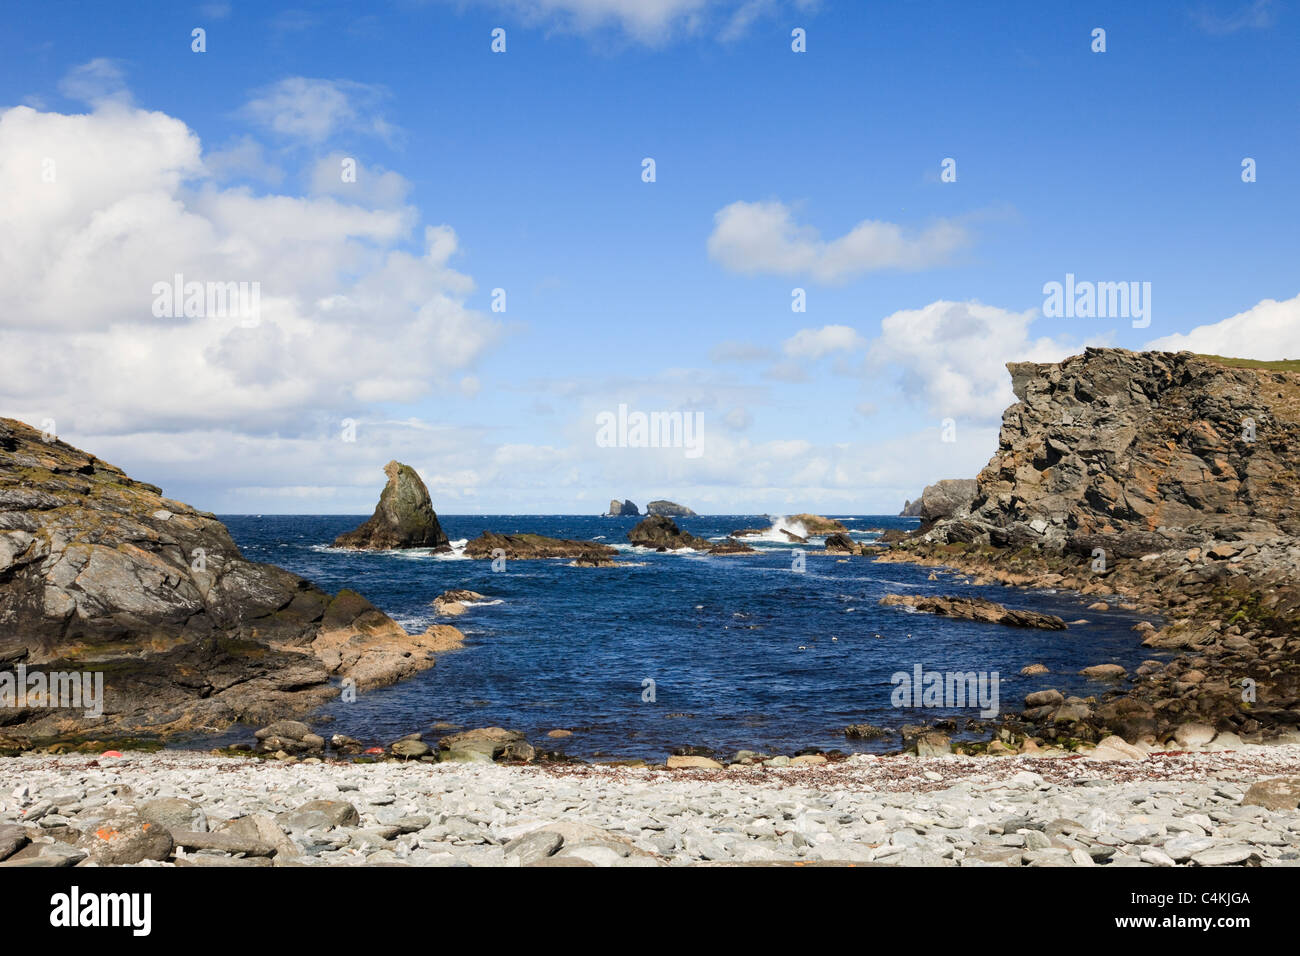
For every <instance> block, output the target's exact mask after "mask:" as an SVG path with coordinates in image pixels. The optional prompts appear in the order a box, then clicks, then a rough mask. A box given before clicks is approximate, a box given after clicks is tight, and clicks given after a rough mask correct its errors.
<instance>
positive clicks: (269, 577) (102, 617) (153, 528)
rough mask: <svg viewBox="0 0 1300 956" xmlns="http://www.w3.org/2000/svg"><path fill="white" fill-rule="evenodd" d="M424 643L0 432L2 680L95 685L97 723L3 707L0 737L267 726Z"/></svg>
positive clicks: (81, 463)
mask: <svg viewBox="0 0 1300 956" xmlns="http://www.w3.org/2000/svg"><path fill="white" fill-rule="evenodd" d="M449 630H453V631H454V630H455V629H454V628H451V629H449ZM424 640H425V639H424V638H423V637H412V636H410V635H407V634H406V632H405V631H403V630H402V628H400V627H399V626H398V625H397V624H396V623H394V622H393V621H392V620H391V619H389V618H388V617H387V616H386V615H385V614H383V613H382V612H381V611H379V610H378V609H376V608H375V607H374V606H373V605H371V604H370V603H369V602H368V601H366V600H365V598H363V597H361V596H360V595H359V594H355V593H353V592H350V591H342V592H340V593H339V594H338V595H336V596H334V597H331V596H330V595H329V594H326V593H325V592H324V591H322V590H320V589H319V588H317V587H316V586H315V585H313V584H311V583H310V582H309V581H305V580H303V579H302V578H300V577H298V576H297V575H294V574H291V573H289V572H288V571H285V570H283V569H281V568H277V567H275V566H273V565H269V564H257V563H254V562H251V561H247V560H245V559H244V557H243V555H242V554H241V553H240V551H239V549H238V547H236V545H235V542H234V540H233V539H232V538H231V537H230V533H229V532H228V531H227V530H226V527H225V526H224V525H223V524H222V523H221V522H220V521H218V520H217V519H216V517H215V516H213V515H211V514H209V513H207V512H204V511H199V510H197V509H195V508H191V507H190V506H189V505H187V504H184V503H182V502H179V501H174V500H172V499H170V498H165V497H163V495H162V493H161V490H160V489H159V488H157V487H156V486H154V485H149V484H145V483H144V482H140V481H136V480H134V479H132V478H130V477H128V476H127V475H126V474H125V473H124V472H123V471H122V470H121V469H119V468H116V467H114V466H113V465H109V464H107V463H105V462H103V461H100V460H99V459H97V458H95V457H94V456H93V455H90V454H87V453H86V452H84V451H80V450H79V449H77V448H74V447H72V446H71V445H68V444H66V443H64V442H62V441H57V440H51V441H45V440H44V439H43V437H42V435H41V433H40V432H38V431H36V430H35V429H33V428H31V427H29V426H27V425H25V424H23V423H22V422H18V421H14V420H10V419H5V420H0V670H4V671H12V670H13V669H14V668H15V667H16V666H18V665H20V664H21V665H23V666H24V667H25V668H26V669H27V670H28V671H29V672H31V671H38V670H39V671H41V672H43V673H50V672H57V673H73V672H75V673H93V672H100V673H103V675H104V678H103V679H104V715H103V716H102V717H100V718H93V717H87V716H85V714H84V713H83V711H82V710H80V709H64V708H58V707H43V706H28V707H18V708H4V709H0V733H3V734H4V735H6V736H10V737H16V738H25V739H31V738H33V737H57V736H61V735H73V734H78V733H85V732H93V733H96V734H104V733H114V734H119V735H120V734H128V733H129V734H135V733H149V734H155V733H156V734H169V733H178V732H184V731H192V730H193V731H197V730H218V729H221V728H223V727H226V726H228V725H229V724H231V723H233V722H235V721H237V720H246V721H249V722H259V723H265V722H266V721H267V720H268V719H273V718H278V717H283V716H285V715H286V714H291V713H301V712H305V711H306V710H308V709H310V708H311V707H312V706H314V705H315V704H318V703H320V702H323V701H324V700H327V699H328V698H330V697H332V696H334V695H335V694H336V693H337V688H332V687H331V686H330V683H329V679H330V677H331V676H348V677H353V678H354V679H355V680H357V682H358V684H359V685H362V686H366V685H368V686H377V685H378V684H382V683H389V682H391V681H393V680H396V679H399V678H400V677H402V676H405V675H406V674H408V673H411V672H413V671H414V670H416V669H419V668H420V667H421V666H428V665H429V663H431V661H427V660H426V659H425V658H424V656H423V655H421V654H419V653H413V652H415V651H419V650H420V649H421V648H422V647H423V642H424ZM363 658H364V659H365V663H364V665H362V664H361V661H362V659H363Z"/></svg>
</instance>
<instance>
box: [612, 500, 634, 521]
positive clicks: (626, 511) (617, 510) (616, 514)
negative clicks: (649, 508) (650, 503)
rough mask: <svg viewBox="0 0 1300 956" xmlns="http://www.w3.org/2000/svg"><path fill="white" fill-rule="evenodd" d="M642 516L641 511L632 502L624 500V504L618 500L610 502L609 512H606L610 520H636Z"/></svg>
mask: <svg viewBox="0 0 1300 956" xmlns="http://www.w3.org/2000/svg"><path fill="white" fill-rule="evenodd" d="M640 514H641V512H640V510H639V509H638V508H637V506H636V505H634V504H633V503H632V502H631V501H627V500H624V501H623V503H622V504H619V502H618V499H617V498H614V499H611V500H610V502H609V510H608V511H607V512H605V516H606V517H609V518H626V517H633V518H635V517H638V516H640Z"/></svg>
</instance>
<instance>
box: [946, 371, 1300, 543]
mask: <svg viewBox="0 0 1300 956" xmlns="http://www.w3.org/2000/svg"><path fill="white" fill-rule="evenodd" d="M1008 369H1009V370H1010V372H1011V380H1012V387H1013V389H1014V390H1015V393H1016V397H1017V398H1018V399H1019V402H1018V403H1017V404H1015V405H1013V406H1011V407H1010V408H1009V409H1007V411H1006V413H1005V414H1004V415H1003V418H1002V431H1001V435H1000V437H999V447H998V451H997V453H996V454H995V455H994V456H993V459H992V460H991V461H990V462H989V464H988V465H987V466H986V467H985V468H984V470H983V471H982V472H980V475H979V478H978V479H977V481H978V485H979V488H978V493H977V495H976V498H975V500H974V501H973V502H972V503H971V506H970V516H969V517H968V518H963V517H960V516H959V517H957V518H954V519H952V520H950V521H948V522H946V523H944V524H943V525H942V526H941V527H939V528H938V529H936V531H937V534H938V536H940V537H942V538H943V539H945V540H958V541H971V540H987V541H990V542H991V543H993V544H996V545H1007V546H1013V547H1020V546H1024V545H1029V544H1045V545H1047V546H1049V547H1052V548H1056V549H1061V548H1068V549H1072V550H1075V551H1079V552H1091V551H1092V549H1093V548H1104V549H1106V550H1107V552H1108V553H1110V554H1112V555H1121V556H1124V555H1127V556H1134V555H1140V554H1144V553H1148V552H1154V551H1160V550H1163V549H1168V548H1175V547H1190V546H1192V545H1194V544H1197V543H1200V542H1202V541H1203V540H1205V539H1206V538H1207V537H1209V538H1229V539H1234V540H1264V539H1267V538H1276V537H1279V536H1288V537H1291V536H1295V535H1296V534H1297V533H1300V511H1298V510H1297V509H1296V508H1295V507H1294V501H1295V496H1296V492H1297V491H1298V490H1300V374H1296V373H1293V372H1282V371H1271V370H1268V369H1263V368H1235V367H1230V366H1228V365H1225V364H1220V363H1219V362H1216V361H1212V360H1209V359H1205V358H1200V357H1198V356H1195V355H1193V354H1191V353H1190V352H1179V353H1170V352H1129V351H1127V350H1124V349H1096V348H1090V349H1087V350H1086V351H1085V352H1084V353H1083V354H1082V355H1077V356H1073V357H1072V358H1068V359H1066V360H1065V361H1063V362H1060V363H1052V364H1038V363H1033V362H1020V363H1013V364H1011V365H1009V366H1008Z"/></svg>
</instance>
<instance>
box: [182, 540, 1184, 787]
mask: <svg viewBox="0 0 1300 956" xmlns="http://www.w3.org/2000/svg"><path fill="white" fill-rule="evenodd" d="M366 517H367V516H365V515H353V516H347V515H223V516H221V520H222V521H224V522H225V523H226V525H227V527H229V529H230V532H231V534H232V535H233V536H234V538H235V541H236V543H237V544H238V545H239V547H240V549H241V550H242V551H243V553H244V556H245V557H246V558H248V559H249V560H253V561H265V562H270V563H272V564H277V565H280V566H281V567H284V568H287V569H288V570H290V571H293V572H295V573H296V574H299V575H301V576H303V577H305V578H308V579H309V580H311V581H313V582H314V583H316V584H317V585H319V586H320V587H321V588H324V589H325V590H327V591H330V592H335V591H338V590H339V589H340V588H351V589H353V590H355V591H358V592H360V593H361V594H363V595H365V597H366V598H368V599H369V600H370V601H371V602H372V603H374V604H375V605H376V606H377V607H379V608H380V609H382V610H383V611H385V612H386V613H387V614H388V615H389V616H391V617H392V618H393V619H394V620H396V621H397V622H398V623H400V624H401V625H402V626H403V627H405V628H406V629H407V630H408V631H411V632H419V631H422V630H423V629H424V628H426V627H427V626H428V625H430V624H434V623H448V624H453V625H455V626H456V627H457V628H459V629H460V630H461V631H463V632H464V634H465V646H464V647H463V648H462V649H459V650H455V651H450V652H447V653H444V654H442V655H440V656H439V657H438V659H437V663H436V665H435V666H434V667H432V668H430V669H429V670H426V671H424V672H422V673H421V674H418V675H416V676H415V677H412V678H410V679H408V680H406V681H403V682H401V683H399V684H397V685H394V686H390V687H385V688H381V689H377V690H370V691H366V692H362V693H359V694H358V695H357V696H356V699H355V700H353V701H345V700H342V699H338V700H335V701H334V702H332V703H330V704H328V705H326V706H325V707H323V708H321V709H320V710H319V711H318V712H317V713H315V714H313V715H312V716H311V718H310V719H309V721H308V722H309V723H311V724H312V725H313V728H314V729H316V730H317V731H318V732H320V733H322V734H323V735H325V736H327V737H328V736H329V735H330V734H335V733H342V734H347V735H349V736H352V737H355V738H357V739H359V740H362V741H364V742H366V743H367V744H368V745H372V744H373V745H381V746H382V745H385V744H388V743H391V742H393V741H394V740H397V739H398V738H400V737H403V736H405V735H407V734H411V733H414V732H423V733H424V734H425V736H426V739H428V740H430V741H432V740H436V738H437V737H438V736H440V734H441V733H444V732H446V731H438V730H433V729H432V728H433V727H434V725H435V724H437V725H439V726H446V725H455V726H458V727H463V728H473V727H488V726H498V727H505V728H510V729H513V730H519V731H523V732H524V733H525V734H527V735H528V738H529V740H530V741H532V742H533V743H534V744H535V745H537V746H541V747H544V748H546V749H552V750H558V751H562V752H563V753H565V754H567V755H569V756H572V757H575V758H581V759H589V760H607V761H612V760H620V759H635V758H641V759H649V760H662V759H663V758H664V757H666V756H667V755H668V754H670V753H672V752H673V751H674V750H675V749H677V748H683V747H691V748H704V749H706V750H709V751H712V752H716V753H718V754H720V755H724V756H725V755H730V754H731V753H733V752H735V751H737V750H742V749H744V750H753V751H758V752H761V753H768V754H794V753H798V752H800V751H807V750H813V749H816V750H823V751H833V750H840V751H845V752H853V751H861V750H868V751H872V750H874V751H887V750H894V749H898V747H899V746H900V738H899V736H898V734H897V731H898V729H899V728H901V727H903V726H904V725H908V724H918V723H927V722H930V721H934V720H941V719H945V718H951V719H953V720H955V721H956V726H957V728H958V730H959V732H958V733H957V734H956V736H958V737H960V736H962V733H961V732H960V731H961V730H962V729H963V728H964V727H965V726H966V723H967V721H969V720H976V721H978V720H981V719H982V718H981V715H980V713H979V711H980V707H979V706H978V705H974V706H972V705H971V703H970V702H967V706H964V707H963V706H948V707H944V706H916V705H917V704H918V703H922V704H923V703H924V702H923V701H921V700H919V699H917V698H914V697H913V696H912V695H911V694H907V695H901V693H896V691H897V690H898V688H899V685H900V684H901V681H900V680H898V679H897V675H899V674H903V673H906V674H908V675H909V677H911V676H915V674H916V669H917V667H918V666H919V667H920V668H921V669H922V672H923V673H928V672H941V673H949V672H953V673H968V672H975V673H976V674H983V675H988V676H989V678H990V680H991V675H992V674H993V673H994V672H996V674H997V685H996V686H997V687H998V703H999V707H1000V709H1001V711H1002V712H1016V711H1019V710H1020V709H1021V708H1022V707H1023V699H1024V696H1025V695H1026V694H1028V693H1030V692H1031V691H1035V690H1042V689H1045V688H1049V687H1054V688H1057V689H1059V690H1061V691H1062V692H1064V693H1066V694H1072V693H1073V694H1078V695H1080V696H1088V695H1097V696H1100V695H1102V694H1104V693H1105V692H1106V691H1107V690H1108V689H1110V685H1106V684H1101V683H1098V682H1096V681H1090V680H1088V679H1085V678H1083V677H1081V676H1079V674H1078V672H1079V670H1080V669H1081V668H1083V667H1086V666H1088V665H1091V664H1102V663H1117V664H1121V665H1123V666H1124V667H1126V668H1128V669H1129V670H1130V671H1132V670H1133V668H1135V667H1136V666H1137V665H1138V664H1139V663H1140V662H1141V661H1143V660H1145V659H1147V658H1150V657H1153V656H1158V655H1156V654H1153V653H1152V652H1151V651H1150V650H1147V649H1144V648H1142V647H1141V646H1140V641H1139V635H1138V634H1137V633H1136V632H1135V631H1134V630H1133V627H1134V625H1135V624H1136V623H1137V622H1138V621H1139V620H1141V619H1142V618H1141V617H1140V616H1139V615H1137V614H1132V613H1127V612H1124V611H1121V610H1118V609H1115V608H1114V607H1113V606H1112V608H1111V609H1110V610H1107V611H1093V610H1088V609H1087V606H1088V605H1089V604H1091V603H1094V601H1095V600H1096V599H1095V598H1085V597H1084V596H1082V595H1079V594H1076V593H1071V592H1066V591H1052V590H1025V589H1019V588H1007V587H1001V586H997V585H994V586H974V585H972V584H970V583H969V582H968V581H966V579H964V578H963V577H962V576H959V575H943V574H941V575H938V576H937V577H938V579H937V580H930V576H931V571H932V569H930V568H924V567H918V566H914V565H906V564H884V563H875V562H874V561H872V560H871V559H870V558H866V557H858V556H852V557H846V556H844V555H827V554H822V553H820V542H821V538H817V537H814V538H812V539H811V540H810V543H809V544H808V545H800V544H797V543H793V542H791V541H790V540H789V539H787V538H786V536H785V535H784V534H782V533H781V532H782V529H783V528H785V529H789V530H794V531H796V532H798V531H801V530H803V529H802V528H800V527H798V526H797V525H794V524H793V523H792V522H791V521H790V519H788V518H784V517H781V516H769V515H725V516H721V515H714V516H699V517H687V518H679V519H676V520H677V522H678V524H679V525H680V526H681V527H682V528H683V529H684V530H686V531H689V532H691V533H692V534H696V535H699V536H701V537H704V538H709V539H721V538H723V537H725V536H726V535H727V534H728V533H729V532H732V531H734V530H736V529H740V528H762V529H764V531H763V533H762V534H760V535H758V536H754V537H748V538H745V539H744V540H746V541H747V542H748V543H749V544H751V545H752V546H754V547H756V548H757V549H758V551H759V553H758V554H755V555H749V556H707V555H703V554H697V553H693V552H689V551H681V552H670V553H658V552H655V551H650V550H647V549H645V548H639V547H634V546H633V545H631V544H630V543H629V542H628V540H627V533H628V531H629V530H631V528H632V527H633V526H634V525H635V524H636V522H637V521H638V520H639V519H637V518H631V517H626V518H624V517H616V518H606V517H597V516H585V515H442V516H440V520H441V523H442V526H443V530H444V531H445V532H446V533H447V535H448V536H449V538H450V539H451V541H452V544H453V551H452V553H450V554H434V553H432V552H431V551H428V550H423V549H414V550H404V551H387V552H370V553H364V552H355V551H343V550H338V549H335V548H332V547H331V546H330V542H331V541H333V539H334V538H335V537H336V536H337V535H338V534H340V533H342V532H344V531H347V530H350V529H352V528H354V527H356V526H357V525H359V524H360V523H361V522H362V521H364V520H365V518H366ZM835 517H838V518H839V520H841V521H842V522H843V524H844V525H845V526H846V527H847V528H849V531H850V536H851V537H852V538H854V539H855V540H859V541H864V542H869V541H873V540H875V539H876V538H877V537H878V536H879V534H880V532H881V531H883V530H886V529H891V528H892V529H904V530H907V529H911V528H914V527H916V525H917V519H915V518H904V517H898V516H894V515H839V516H835ZM485 530H491V531H496V532H500V533H518V532H534V533H537V534H542V535H547V536H550V537H558V538H576V539H580V540H590V541H599V542H602V543H605V544H608V545H611V546H613V547H614V548H616V549H617V550H618V556H617V559H616V561H617V564H616V566H615V567H603V568H602V567H574V566H572V565H571V564H570V562H569V561H568V560H564V559H554V560H533V561H522V560H521V561H513V560H511V561H506V562H505V565H504V567H501V568H500V569H499V570H493V566H492V562H490V561H485V560H473V559H469V558H466V557H465V556H464V554H463V550H464V546H465V543H466V542H467V541H468V540H469V539H471V538H473V537H475V536H477V535H478V534H480V533H481V532H483V531H485ZM798 552H802V554H800V553H798ZM452 588H467V589H469V590H472V591H477V592H479V593H481V594H483V595H484V600H483V601H481V602H476V603H475V604H473V605H471V606H470V607H469V609H468V611H467V612H466V613H465V614H464V615H462V616H459V617H456V618H442V617H439V616H438V615H437V613H436V612H435V611H434V608H433V606H432V603H431V602H432V601H433V598H434V597H436V596H437V595H438V594H440V593H442V592H443V591H447V590H449V589H452ZM890 593H896V594H938V595H971V596H978V597H985V598H989V599H991V600H995V601H998V602H1000V603H1002V604H1005V605H1006V606H1008V607H1013V608H1024V609H1029V610H1035V611H1042V612H1046V613H1049V614H1055V615H1058V616H1060V617H1062V618H1064V619H1065V620H1066V621H1067V622H1070V626H1069V629H1068V630H1064V631H1047V630H1030V629H1020V628H1011V627H1003V626H999V625H993V624H980V623H972V622H965V621H958V620H951V619H946V618H940V617H936V616H934V615H931V614H923V613H915V612H912V611H911V610H910V609H906V608H900V607H881V606H879V604H878V602H879V601H880V599H881V598H882V597H884V596H885V595H886V594H890ZM1034 663H1038V664H1043V665H1045V666H1046V667H1047V668H1048V669H1049V671H1050V673H1048V674H1044V675H1039V676H1031V677H1027V676H1021V675H1020V670H1021V668H1023V667H1025V666H1026V665H1029V664H1034ZM986 686H987V687H989V688H991V687H992V686H993V685H992V684H991V683H989V684H988V685H986ZM900 698H901V701H900ZM987 702H988V701H987V698H986V701H985V703H987ZM900 703H901V705H900ZM931 703H934V702H933V701H931ZM948 703H954V704H955V703H958V702H956V701H948ZM861 723H867V724H872V725H875V726H877V727H881V728H885V729H887V730H889V731H890V733H889V734H888V735H886V736H884V737H880V738H877V739H870V740H851V739H848V738H846V736H845V734H844V728H845V727H846V726H847V725H850V724H861ZM556 729H560V730H568V731H571V732H572V735H571V736H567V737H564V738H563V739H550V738H548V737H547V736H546V734H547V732H548V731H551V730H556ZM250 739H251V728H239V727H236V728H233V729H232V730H231V731H230V732H229V733H227V734H224V735H222V737H221V738H220V739H214V738H206V739H204V740H191V741H188V742H186V743H184V744H182V745H188V746H211V745H212V744H214V743H220V742H234V741H239V740H242V741H248V740H250ZM985 739H987V738H986V736H985Z"/></svg>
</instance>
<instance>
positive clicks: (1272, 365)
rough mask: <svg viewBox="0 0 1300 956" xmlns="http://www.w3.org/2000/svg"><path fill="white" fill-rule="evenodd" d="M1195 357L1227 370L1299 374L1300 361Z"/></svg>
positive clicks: (1210, 356) (1199, 355) (1211, 356)
mask: <svg viewBox="0 0 1300 956" xmlns="http://www.w3.org/2000/svg"><path fill="white" fill-rule="evenodd" d="M1196 357H1197V358H1198V359H1204V360H1205V361H1207V362H1213V363H1214V364H1215V365H1224V366H1227V367H1228V368H1268V369H1273V370H1274V371H1276V372H1300V359H1275V360H1273V361H1269V362H1265V361H1261V360H1260V359H1244V358H1228V357H1227V356H1225V355H1202V354H1200V353H1197V355H1196Z"/></svg>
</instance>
